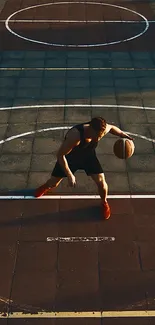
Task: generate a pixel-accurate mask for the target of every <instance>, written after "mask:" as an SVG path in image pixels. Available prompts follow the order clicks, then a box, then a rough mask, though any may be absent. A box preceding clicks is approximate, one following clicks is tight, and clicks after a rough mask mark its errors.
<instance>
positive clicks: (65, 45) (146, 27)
mask: <svg viewBox="0 0 155 325" xmlns="http://www.w3.org/2000/svg"><path fill="white" fill-rule="evenodd" d="M60 4H65V5H67V4H88V5H100V6H109V7H112V8H117V9H122V10H126V11H129V12H131V13H133V14H136V15H137V16H139V17H140V18H142V19H143V20H144V23H145V25H144V30H143V31H142V32H140V33H139V34H136V35H134V36H132V37H129V38H126V39H122V40H118V41H112V42H106V43H98V44H59V43H58V44H57V43H49V42H42V41H39V40H35V39H31V38H27V37H24V36H22V35H20V34H18V33H16V32H14V31H13V30H12V28H11V27H10V20H11V19H12V18H13V17H14V16H15V15H17V14H18V13H20V12H23V11H27V10H30V9H34V8H39V7H43V6H52V5H60ZM5 26H6V28H7V30H8V31H9V32H10V33H11V34H13V35H14V36H17V37H19V38H21V39H23V40H25V41H29V42H32V43H37V44H42V45H50V46H56V47H75V48H76V47H81V48H83V47H100V46H106V45H114V44H119V43H124V42H127V41H131V40H133V39H135V38H138V37H140V36H142V35H143V34H144V33H145V32H146V31H147V30H148V28H149V22H148V20H147V18H146V17H145V16H143V15H142V14H140V13H138V12H136V11H134V10H131V9H128V8H126V7H122V6H118V5H114V4H109V3H101V2H84V1H75V2H73V1H71V2H68V1H67V2H52V3H44V4H39V5H35V6H30V7H27V8H24V9H20V10H18V11H16V12H14V13H13V14H11V15H10V16H9V17H8V18H7V19H6V21H5Z"/></svg>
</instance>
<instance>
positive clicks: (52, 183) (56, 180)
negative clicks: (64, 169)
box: [34, 175, 63, 197]
mask: <svg viewBox="0 0 155 325" xmlns="http://www.w3.org/2000/svg"><path fill="white" fill-rule="evenodd" d="M62 179H63V178H62V177H55V176H53V175H51V178H50V179H48V181H47V182H46V183H45V184H43V185H41V186H39V187H38V188H37V189H36V190H35V194H34V196H35V197H40V196H42V195H44V194H46V193H47V192H48V191H49V190H51V189H54V188H56V187H57V186H58V185H59V184H60V182H61V181H62Z"/></svg>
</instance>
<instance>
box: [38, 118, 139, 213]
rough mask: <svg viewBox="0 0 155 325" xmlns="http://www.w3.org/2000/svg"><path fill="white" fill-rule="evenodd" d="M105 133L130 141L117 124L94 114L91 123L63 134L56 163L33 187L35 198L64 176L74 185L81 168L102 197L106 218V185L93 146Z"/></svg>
mask: <svg viewBox="0 0 155 325" xmlns="http://www.w3.org/2000/svg"><path fill="white" fill-rule="evenodd" d="M108 132H110V133H111V134H114V135H117V136H119V137H122V138H128V139H130V140H133V139H132V138H131V137H130V136H128V135H127V134H126V133H124V132H123V131H121V130H120V129H119V128H118V127H116V126H114V125H110V124H108V123H107V122H106V121H105V119H103V118H102V117H94V118H92V120H91V121H90V122H86V123H82V124H77V125H75V126H73V127H72V128H71V129H70V130H69V131H68V132H67V134H66V136H65V138H64V141H63V143H62V144H61V146H60V148H59V150H58V153H57V162H56V164H55V167H54V169H53V172H52V174H51V178H50V179H49V180H48V181H47V182H46V183H45V184H43V185H42V186H40V187H39V188H37V189H36V190H35V195H34V196H35V197H40V196H42V195H43V194H45V193H47V192H48V191H49V190H51V189H54V188H56V187H57V186H58V185H59V184H60V182H61V181H62V179H63V178H64V177H67V178H68V183H69V185H70V186H72V187H73V186H75V185H76V178H75V176H74V173H75V172H76V171H77V170H78V169H83V170H84V171H85V172H86V174H87V175H88V176H91V178H92V179H93V181H94V182H95V183H96V185H97V188H98V192H99V195H100V197H101V200H102V207H103V217H104V219H109V217H110V207H109V204H108V202H107V194H108V185H107V183H106V180H105V176H104V172H103V169H102V166H101V165H100V162H99V160H98V158H97V156H96V152H95V149H96V147H97V145H98V141H100V140H101V139H102V138H103V137H104V136H105V135H106V134H107V133H108Z"/></svg>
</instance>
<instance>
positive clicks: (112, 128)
mask: <svg viewBox="0 0 155 325" xmlns="http://www.w3.org/2000/svg"><path fill="white" fill-rule="evenodd" d="M108 126H109V133H111V134H113V135H117V136H119V137H121V138H127V139H129V140H133V138H131V137H130V136H129V135H128V134H127V133H125V132H123V131H122V130H121V129H119V128H118V127H117V126H115V125H110V124H108Z"/></svg>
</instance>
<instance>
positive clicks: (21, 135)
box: [0, 104, 155, 145]
mask: <svg viewBox="0 0 155 325" xmlns="http://www.w3.org/2000/svg"><path fill="white" fill-rule="evenodd" d="M47 107H50V108H56V107H91V108H92V107H102V108H103V107H106V108H112V107H114V108H128V109H129V108H134V109H143V110H144V109H146V110H147V109H148V110H153V111H154V110H155V108H154V107H143V106H129V105H95V104H93V105H89V104H88V105H85V104H81V105H80V104H75V105H62V104H60V105H29V106H14V107H12V106H11V107H0V111H4V110H15V109H23V108H47ZM71 127H72V126H59V127H51V128H46V129H38V130H35V131H30V132H25V133H21V134H17V135H14V136H11V137H9V138H6V139H4V140H1V141H0V145H1V144H3V143H5V142H8V141H12V140H15V139H18V138H22V137H25V136H28V135H32V134H36V133H42V132H47V131H55V130H67V129H70V128H71ZM126 133H128V134H130V135H133V136H135V137H138V138H141V139H144V140H147V141H150V142H153V143H155V139H152V138H148V137H145V136H143V135H140V134H136V133H131V132H128V131H126Z"/></svg>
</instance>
